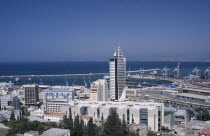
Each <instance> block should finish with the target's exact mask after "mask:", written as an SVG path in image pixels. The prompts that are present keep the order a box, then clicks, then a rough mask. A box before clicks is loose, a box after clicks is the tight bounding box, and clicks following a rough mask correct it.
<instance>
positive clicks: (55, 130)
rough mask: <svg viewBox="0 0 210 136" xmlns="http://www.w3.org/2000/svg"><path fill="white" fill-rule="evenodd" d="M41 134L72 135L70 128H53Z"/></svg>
mask: <svg viewBox="0 0 210 136" xmlns="http://www.w3.org/2000/svg"><path fill="white" fill-rule="evenodd" d="M41 136H70V130H69V129H61V128H51V129H48V130H46V131H44V132H43V134H42V135H41Z"/></svg>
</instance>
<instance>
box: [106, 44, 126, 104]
mask: <svg viewBox="0 0 210 136" xmlns="http://www.w3.org/2000/svg"><path fill="white" fill-rule="evenodd" d="M109 73H110V74H109V76H110V99H111V100H112V101H113V100H119V99H120V98H121V95H122V93H123V90H124V88H125V81H126V59H125V58H124V56H123V54H122V50H121V49H120V48H119V47H118V53H116V51H115V53H114V55H113V57H112V58H111V59H110V60H109Z"/></svg>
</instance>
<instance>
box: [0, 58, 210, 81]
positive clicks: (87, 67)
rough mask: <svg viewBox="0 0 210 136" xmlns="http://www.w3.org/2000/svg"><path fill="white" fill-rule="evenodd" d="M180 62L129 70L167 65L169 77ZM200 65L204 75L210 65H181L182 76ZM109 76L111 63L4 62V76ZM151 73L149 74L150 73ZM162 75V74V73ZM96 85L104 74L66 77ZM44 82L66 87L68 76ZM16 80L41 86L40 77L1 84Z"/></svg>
mask: <svg viewBox="0 0 210 136" xmlns="http://www.w3.org/2000/svg"><path fill="white" fill-rule="evenodd" d="M177 63H178V62H171V61H170V62H169V61H127V70H128V69H129V68H130V70H131V71H132V70H139V68H140V67H141V68H144V69H154V68H161V69H162V68H163V67H164V66H167V67H168V68H169V69H171V70H170V71H169V74H174V73H173V72H172V70H173V69H174V68H175V67H176V66H177ZM196 66H198V68H199V69H200V70H201V73H204V71H205V69H206V68H207V67H208V66H210V62H181V65H180V69H181V76H182V77H184V76H187V75H188V74H192V70H193V69H194V68H195V67H196ZM90 72H91V73H108V72H109V63H108V61H71V62H20V63H12V62H10V63H0V75H1V76H2V75H5V76H6V75H9V76H14V75H50V74H52V75H53V74H81V73H86V74H87V73H90ZM148 73H149V72H145V74H148ZM136 74H138V73H136ZM159 74H161V72H160V71H159ZM89 78H90V82H93V81H95V80H97V79H99V78H103V75H91V76H84V77H83V76H76V77H66V80H67V81H68V83H69V85H72V83H73V81H74V80H75V79H76V82H75V84H76V85H84V79H85V80H86V82H87V84H89ZM41 80H42V82H43V83H44V84H49V85H66V82H65V77H42V78H41ZM8 81H12V82H14V83H15V85H22V84H29V83H37V84H40V79H39V78H38V77H32V80H31V81H29V80H28V77H27V78H21V82H18V83H16V82H15V80H14V77H13V78H6V77H4V78H0V82H8ZM132 81H135V82H139V83H142V82H147V83H151V84H165V83H170V82H166V81H156V80H149V79H148V80H142V79H141V80H134V79H132Z"/></svg>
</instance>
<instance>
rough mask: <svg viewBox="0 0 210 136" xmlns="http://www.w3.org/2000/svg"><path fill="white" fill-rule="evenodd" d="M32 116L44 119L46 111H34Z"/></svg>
mask: <svg viewBox="0 0 210 136" xmlns="http://www.w3.org/2000/svg"><path fill="white" fill-rule="evenodd" d="M30 114H31V115H32V116H37V117H40V118H43V117H44V110H42V109H37V110H33V111H31V112H30Z"/></svg>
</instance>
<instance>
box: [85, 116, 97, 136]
mask: <svg viewBox="0 0 210 136" xmlns="http://www.w3.org/2000/svg"><path fill="white" fill-rule="evenodd" d="M86 135H87V136H95V124H93V118H92V117H91V118H90V119H89V121H88V123H87V130H86Z"/></svg>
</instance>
